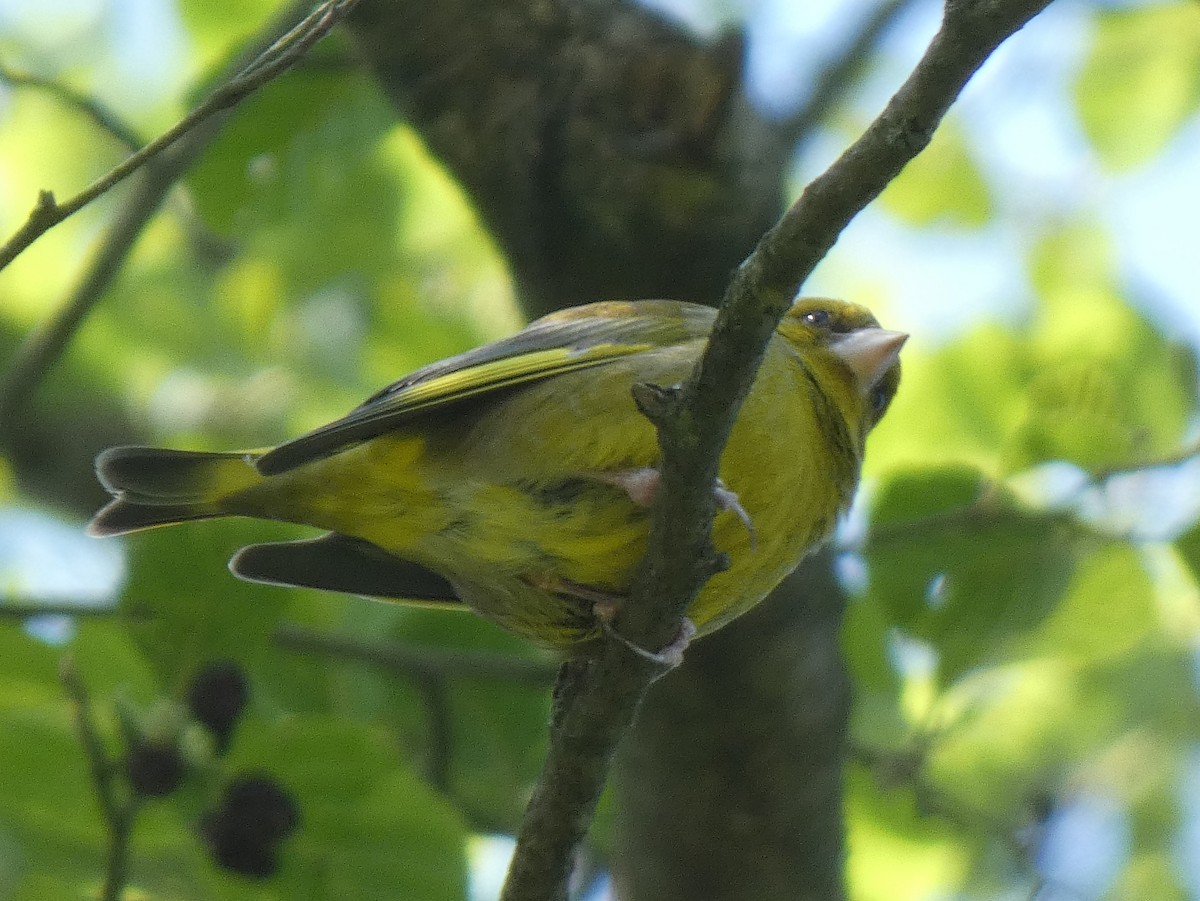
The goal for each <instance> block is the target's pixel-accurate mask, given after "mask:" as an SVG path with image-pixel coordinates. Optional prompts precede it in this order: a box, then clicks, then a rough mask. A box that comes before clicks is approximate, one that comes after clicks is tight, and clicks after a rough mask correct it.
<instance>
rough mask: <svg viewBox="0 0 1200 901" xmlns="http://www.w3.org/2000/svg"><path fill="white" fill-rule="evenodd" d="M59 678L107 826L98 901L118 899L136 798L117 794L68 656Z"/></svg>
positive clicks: (80, 681)
mask: <svg viewBox="0 0 1200 901" xmlns="http://www.w3.org/2000/svg"><path fill="white" fill-rule="evenodd" d="M59 679H60V680H61V681H62V684H63V688H64V689H65V690H66V692H67V696H68V697H69V698H70V699H71V702H72V704H73V706H74V709H75V728H76V731H77V732H78V733H79V743H80V744H81V745H82V746H83V752H84V754H85V755H86V757H87V760H88V766H89V768H90V770H91V774H92V784H93V785H94V786H95V788H96V797H97V799H98V800H99V802H100V812H101V814H103V816H104V821H105V824H106V825H107V827H108V856H107V863H106V865H105V873H104V888H103V890H102V892H101V895H100V898H101V901H119V899H120V897H121V893H122V891H123V890H124V888H125V880H126V878H127V876H128V871H129V844H130V838H131V836H132V835H133V826H134V822H135V820H136V819H137V812H138V808H139V805H138V801H137V799H136V798H135V797H133V796H132V795H130V796H129V797H128V798H121V797H119V794H118V791H117V785H116V779H115V778H114V776H115V775H116V772H117V770H116V762H115V761H114V760H113V759H112V758H111V757H110V756H109V754H108V751H107V750H106V749H105V747H104V742H103V740H102V739H101V738H100V733H99V731H98V730H97V729H96V724H95V722H94V721H93V719H92V706H91V701H90V699H89V698H88V692H87V687H86V686H85V685H84V684H83V677H82V676H80V674H79V670H78V669H76V668H75V663H74V661H73V660H72V659H71V658H70V657H64V658H63V660H62V663H61V664H60V665H59Z"/></svg>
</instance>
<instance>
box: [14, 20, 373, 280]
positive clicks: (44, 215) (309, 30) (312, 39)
mask: <svg viewBox="0 0 1200 901" xmlns="http://www.w3.org/2000/svg"><path fill="white" fill-rule="evenodd" d="M357 3H358V0H328V2H326V3H324V4H322V5H321V6H320V7H318V8H317V10H316V11H315V12H313V13H312V14H311V15H310V16H309V17H308V18H306V19H305V20H304V21H302V22H301V23H300V24H299V25H297V26H296V27H295V28H293V29H292V30H291V31H289V32H288V33H287V34H285V35H284V36H283V37H281V38H280V39H279V40H277V41H275V42H274V43H273V44H272V45H271V46H270V47H268V48H267V49H266V50H265V51H264V52H263V53H262V54H261V55H260V56H258V57H257V58H256V59H254V60H252V61H251V62H250V64H249V65H248V66H246V68H245V69H243V70H242V71H241V72H239V73H238V74H237V75H236V76H234V77H233V78H231V79H230V80H229V81H227V82H225V83H224V84H222V85H221V86H220V87H218V88H217V89H216V90H215V91H213V92H212V94H210V95H209V96H208V99H207V100H205V101H204V102H203V103H202V104H200V105H199V106H198V107H196V108H195V109H194V110H192V111H191V112H190V113H188V115H186V116H185V117H184V118H183V119H181V120H179V122H177V123H176V124H175V125H174V126H173V127H172V128H170V129H168V130H167V131H165V132H164V133H163V134H161V135H159V137H157V138H155V139H154V140H153V141H151V142H150V143H149V144H147V145H146V146H145V147H143V148H142V149H141V150H139V151H138V152H137V153H134V154H132V155H131V156H129V157H128V158H127V159H126V160H125V161H124V162H122V163H121V164H120V165H118V166H115V167H114V168H113V169H111V170H110V171H109V172H108V173H106V174H105V175H102V176H101V177H100V178H98V179H96V181H94V182H92V184H90V185H89V186H88V187H87V188H85V189H84V190H82V191H80V192H79V193H78V194H76V195H75V196H74V197H72V198H71V199H70V200H67V201H66V202H64V203H59V202H58V201H57V200H55V198H54V194H53V193H52V192H50V191H41V192H40V193H39V194H38V200H37V203H36V204H35V205H34V208H33V210H32V212H30V214H29V218H28V219H26V221H25V224H24V225H22V226H21V227H20V228H19V229H18V230H17V232H16V234H14V235H13V236H12V237H11V238H10V239H9V240H8V241H7V243H5V244H4V245H3V246H2V247H0V269H4V268H5V267H6V266H7V265H8V264H9V263H11V262H12V261H13V260H15V259H16V258H17V256H18V255H19V254H20V253H21V252H22V251H23V250H25V248H27V247H28V246H29V245H30V244H32V243H33V242H34V241H36V240H37V239H38V238H39V237H41V236H42V235H43V234H45V233H46V232H47V231H49V230H50V229H51V228H53V227H54V226H56V225H58V224H59V223H60V222H62V221H63V220H64V219H66V218H67V217H69V216H71V215H73V214H74V213H77V212H78V211H79V210H81V209H83V207H85V206H87V205H88V204H89V203H91V202H92V201H93V200H95V199H96V198H97V197H99V196H100V195H101V194H104V193H105V192H106V191H108V190H109V189H110V188H112V187H113V186H114V185H116V184H118V183H119V182H121V181H123V180H124V179H125V178H127V177H128V176H129V175H131V174H132V173H134V172H136V171H137V170H138V169H140V168H142V167H143V166H144V165H146V164H147V163H148V162H149V161H151V160H153V159H154V158H155V157H157V156H158V155H159V154H161V153H162V152H163V151H165V150H166V149H167V148H168V147H170V146H171V145H172V144H174V143H175V142H176V141H178V140H179V139H180V138H181V137H182V136H183V135H185V134H187V133H188V132H190V131H192V130H193V129H194V128H196V126H198V125H199V124H201V123H202V122H204V121H205V120H206V119H209V118H211V117H212V116H214V115H216V114H217V113H219V112H223V111H224V110H227V109H230V108H232V107H233V106H236V105H237V104H238V103H240V102H241V101H242V100H244V99H245V98H246V97H248V96H249V95H250V94H252V93H253V92H254V91H256V90H257V89H258V88H260V87H262V86H263V85H264V84H266V83H267V82H268V81H270V80H271V79H273V78H275V77H276V76H277V75H279V74H280V73H281V72H283V71H284V70H285V69H287V68H289V67H290V66H291V65H292V64H293V63H295V62H296V61H297V60H299V59H300V58H301V57H302V56H304V54H305V53H307V52H308V50H309V48H310V47H312V45H313V44H315V43H316V42H317V41H319V40H320V39H321V38H322V37H324V36H325V35H326V34H327V33H328V32H329V30H330V29H331V28H333V26H334V25H336V24H337V23H338V22H339V21H340V20H341V19H342V18H343V17H344V16H345V15H346V14H347V13H348V12H349V11H350V10H351V9H353V8H354V6H356V5H357Z"/></svg>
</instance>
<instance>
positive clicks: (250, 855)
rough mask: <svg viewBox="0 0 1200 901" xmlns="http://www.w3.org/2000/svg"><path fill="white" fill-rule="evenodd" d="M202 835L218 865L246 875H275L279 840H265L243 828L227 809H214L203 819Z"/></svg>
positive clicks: (259, 876) (258, 876)
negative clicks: (251, 834) (232, 819)
mask: <svg viewBox="0 0 1200 901" xmlns="http://www.w3.org/2000/svg"><path fill="white" fill-rule="evenodd" d="M200 835H201V836H202V837H203V839H204V844H205V845H206V846H207V847H208V851H209V853H210V854H211V855H212V858H213V860H214V861H215V862H216V864H217V866H219V867H221V868H222V869H225V870H229V871H231V872H234V873H241V874H242V875H243V876H254V877H257V878H259V879H266V878H267V877H268V876H273V875H275V871H276V870H277V869H278V868H279V858H278V857H277V855H276V853H275V849H276V847H277V846H278V844H279V843H278V842H274V841H263V840H262V839H258V838H255V837H253V836H249V835H246V834H244V833H243V832H241V831H240V830H239V829H238V828H237V826H236V824H233V823H231V822H230V821H229V819H228V817H227V816H226V814H225V813H223V812H221V811H211V812H209V813H207V814H205V815H204V817H203V819H201V821H200Z"/></svg>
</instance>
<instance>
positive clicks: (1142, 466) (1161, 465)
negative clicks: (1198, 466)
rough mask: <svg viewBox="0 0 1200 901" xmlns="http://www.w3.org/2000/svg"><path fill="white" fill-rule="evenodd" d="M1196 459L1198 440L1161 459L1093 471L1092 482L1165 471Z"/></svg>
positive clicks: (1139, 461)
mask: <svg viewBox="0 0 1200 901" xmlns="http://www.w3.org/2000/svg"><path fill="white" fill-rule="evenodd" d="M1197 457H1200V439H1197V440H1195V441H1192V442H1191V443H1189V444H1185V445H1184V446H1183V447H1181V448H1179V449H1178V450H1175V451H1171V452H1169V453H1166V454H1163V455H1162V456H1161V457H1147V458H1146V459H1144V460H1137V461H1135V462H1133V463H1122V464H1119V465H1117V466H1106V467H1104V468H1103V469H1096V470H1093V471H1092V480H1093V481H1096V482H1107V481H1108V480H1109V479H1111V478H1114V477H1116V476H1126V475H1134V474H1135V473H1139V472H1146V471H1147V470H1150V469H1167V468H1169V467H1171V466H1179V465H1181V464H1183V463H1188V462H1191V461H1192V460H1194V459H1196V458H1197Z"/></svg>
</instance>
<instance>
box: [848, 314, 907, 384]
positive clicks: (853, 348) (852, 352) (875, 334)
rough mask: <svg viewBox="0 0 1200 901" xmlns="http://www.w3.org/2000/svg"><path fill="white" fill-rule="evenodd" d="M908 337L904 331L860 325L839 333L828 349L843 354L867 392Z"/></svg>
mask: <svg viewBox="0 0 1200 901" xmlns="http://www.w3.org/2000/svg"><path fill="white" fill-rule="evenodd" d="M907 340H908V335H907V334H906V333H904V332H893V331H890V330H888V329H885V328H878V327H871V328H860V329H856V330H855V331H853V332H848V333H847V334H845V335H841V336H839V337H838V338H837V339H836V340H835V341H834V342H833V343H832V344H831V345H830V350H832V351H833V352H834V353H835V354H837V355H838V356H839V357H841V358H842V360H844V361H845V363H846V365H847V366H849V367H850V370H851V371H852V372H853V373H854V375H855V376H856V377H857V378H858V383H859V385H861V386H862V390H863V393H864V394H866V393H867V392H868V391H870V390H871V389H872V388H874V387H875V386H876V385H877V384H879V380H880V379H882V378H883V377H884V375H885V374H886V373H887V371H888V370H889V369H891V368H892V366H894V365H895V364H896V360H897V359H899V357H900V348H902V347H903V346H904V342H905V341H907Z"/></svg>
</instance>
